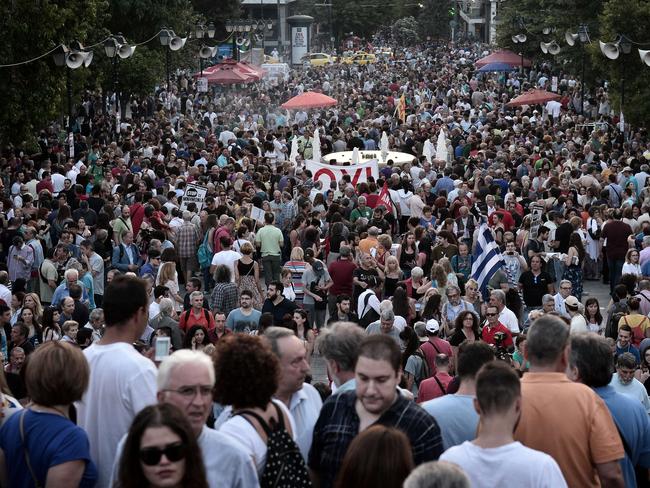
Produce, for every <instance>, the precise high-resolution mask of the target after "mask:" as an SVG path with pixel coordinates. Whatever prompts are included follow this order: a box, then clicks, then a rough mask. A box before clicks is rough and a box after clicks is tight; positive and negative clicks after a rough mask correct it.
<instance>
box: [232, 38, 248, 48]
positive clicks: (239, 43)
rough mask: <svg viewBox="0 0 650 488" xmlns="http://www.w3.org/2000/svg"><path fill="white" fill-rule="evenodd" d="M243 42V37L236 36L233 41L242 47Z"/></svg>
mask: <svg viewBox="0 0 650 488" xmlns="http://www.w3.org/2000/svg"><path fill="white" fill-rule="evenodd" d="M245 42H246V39H245V38H243V37H238V38H237V40H236V41H235V44H237V47H242V46H243V45H244V43H245Z"/></svg>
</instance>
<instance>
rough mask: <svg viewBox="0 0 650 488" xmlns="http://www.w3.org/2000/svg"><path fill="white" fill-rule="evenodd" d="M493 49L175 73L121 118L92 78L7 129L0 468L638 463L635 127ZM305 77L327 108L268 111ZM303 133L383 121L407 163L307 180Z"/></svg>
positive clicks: (278, 481) (603, 93)
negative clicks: (597, 289) (44, 116)
mask: <svg viewBox="0 0 650 488" xmlns="http://www.w3.org/2000/svg"><path fill="white" fill-rule="evenodd" d="M483 49H484V48H483V47H482V46H479V45H467V46H461V47H459V46H447V45H440V46H421V48H420V49H417V50H416V49H398V48H395V52H394V56H393V57H392V58H390V59H381V60H380V61H379V62H378V63H377V64H370V65H367V66H356V65H343V64H340V65H339V64H333V65H331V66H324V67H319V68H304V67H303V68H300V69H296V70H293V71H292V72H291V76H290V78H289V80H288V81H287V82H283V81H280V82H279V83H271V82H259V83H255V84H252V85H247V86H237V87H234V86H228V87H211V88H210V91H209V92H208V93H199V92H197V91H196V85H195V81H194V79H193V78H192V77H191V76H190V75H189V74H184V73H179V74H178V76H177V77H175V80H174V83H173V85H172V86H171V87H169V89H168V87H165V86H163V87H160V88H159V89H158V90H157V91H156V93H155V94H154V95H152V96H150V97H148V98H145V99H135V98H133V99H131V100H130V101H129V103H128V105H126V106H124V107H120V109H121V112H122V113H121V116H120V117H116V116H115V115H116V114H115V113H114V107H113V106H112V105H111V103H110V102H111V99H110V97H109V98H105V97H104V98H102V97H100V96H97V95H96V94H93V93H87V94H86V95H85V96H84V99H83V101H82V102H83V103H81V104H80V105H79V108H78V111H77V114H76V115H77V116H76V119H75V123H74V143H73V144H71V146H72V147H68V146H67V145H66V144H65V143H64V142H63V140H64V138H63V137H62V136H61V131H60V127H59V126H58V125H57V124H52V125H51V126H50V127H48V128H46V129H45V130H43V131H42V132H41V133H40V134H39V138H38V143H39V146H40V151H39V152H38V153H37V154H28V153H26V152H25V148H23V147H20V146H11V147H8V148H5V149H4V150H3V154H2V157H1V159H0V170H1V171H2V173H1V175H0V176H1V179H0V181H1V182H2V187H3V191H4V194H3V199H2V208H1V209H0V210H1V213H0V223H1V224H2V228H1V231H0V244H1V246H2V248H1V251H0V252H1V254H2V258H3V259H2V263H1V264H0V267H1V268H0V301H1V302H0V321H1V323H2V327H0V337H1V348H2V354H3V358H4V360H5V367H4V375H0V389H2V399H3V403H2V411H3V418H2V427H1V428H0V449H1V450H2V453H3V456H0V477H1V478H2V484H3V486H4V485H5V484H6V483H5V481H7V480H9V481H10V483H9V486H14V485H15V486H39V485H48V486H100V487H106V486H122V487H130V486H133V487H136V486H137V487H140V486H169V487H171V486H197V487H201V486H210V487H242V488H243V487H254V486H258V485H259V486H263V487H266V486H283V487H299V486H311V485H312V484H313V485H314V486H322V487H348V486H359V487H365V486H367V487H370V486H385V487H389V488H391V487H396V488H397V487H401V486H405V487H407V488H423V487H433V486H450V487H468V486H476V487H478V486H485V487H494V486H505V485H506V484H509V485H514V486H530V487H542V486H549V487H550V486H552V487H560V486H572V487H573V486H580V487H597V486H606V487H622V486H628V487H630V486H646V485H647V483H648V468H650V420H649V417H648V415H649V414H650V400H649V399H648V392H649V391H650V372H649V367H650V318H649V314H650V192H649V191H648V187H649V185H650V178H649V176H650V141H649V139H648V134H647V131H646V129H645V128H634V127H629V126H626V127H625V129H626V130H625V131H621V130H619V122H620V121H619V120H618V117H617V116H616V115H615V114H613V113H612V109H611V107H610V102H609V98H608V93H607V90H606V86H595V85H594V86H588V87H587V90H586V92H585V93H586V96H585V99H584V100H581V99H580V96H581V93H582V89H581V88H582V87H581V86H580V83H579V82H577V81H576V80H575V79H574V78H573V77H572V76H570V75H568V74H566V73H564V72H562V71H559V70H558V69H557V68H556V67H553V66H550V65H548V64H534V65H533V67H532V68H531V69H529V70H527V71H526V72H525V73H517V72H515V73H511V74H501V73H499V74H480V73H478V72H476V71H475V68H474V64H473V63H474V61H475V60H476V59H478V58H479V57H481V56H482V55H483V54H486V53H485V52H484V51H483ZM552 86H553V88H554V89H556V90H557V91H558V93H559V94H560V95H561V99H560V100H559V101H558V102H555V101H551V102H548V103H547V104H543V105H535V106H523V107H516V108H512V107H509V106H507V105H506V103H507V102H508V101H509V100H511V99H512V98H514V97H515V96H516V95H518V94H519V93H521V92H522V91H524V90H526V89H528V88H530V87H540V88H546V89H551V87H552ZM309 90H315V91H320V92H323V93H326V94H328V95H330V96H331V97H333V98H335V99H336V100H338V104H337V105H336V106H335V107H330V108H327V109H312V110H296V111H291V112H288V111H285V110H282V109H281V108H280V105H281V104H282V103H283V102H285V101H286V100H288V99H289V98H291V97H292V96H295V95H298V94H300V93H303V92H305V91H309ZM402 104H403V105H402ZM402 110H403V111H402ZM398 114H401V116H402V118H401V119H400V118H399V116H398ZM317 129H318V132H316V130H317ZM440 131H443V133H444V136H445V139H446V145H447V153H448V156H447V157H446V158H444V157H442V156H441V157H440V158H438V157H437V156H439V155H438V154H437V152H436V155H434V156H433V158H429V157H427V155H426V154H423V149H424V147H425V142H426V141H427V140H429V141H430V142H431V143H432V144H433V146H434V147H435V146H436V141H437V139H438V136H439V133H440ZM314 134H317V136H316V137H318V138H319V141H317V142H318V143H320V144H317V145H320V147H321V148H322V154H323V155H324V156H323V159H322V162H326V163H336V161H333V160H332V158H331V157H329V156H328V155H329V154H331V153H334V152H340V151H351V150H353V149H354V148H358V149H359V150H376V149H378V148H379V147H380V144H381V142H380V141H381V138H382V135H383V134H386V135H387V137H388V141H389V148H390V150H391V151H398V152H402V153H406V154H409V155H411V156H412V160H411V161H410V162H408V163H404V164H401V165H398V164H395V163H394V162H393V161H390V160H389V161H388V162H387V164H386V165H383V164H382V165H381V167H380V168H379V177H378V178H372V177H370V178H368V179H367V181H363V182H361V183H358V182H355V183H356V184H353V181H352V179H351V178H350V177H349V176H347V175H345V176H343V177H342V178H341V179H340V180H338V181H333V182H331V184H329V187H325V185H323V182H322V181H320V180H319V179H315V178H314V175H313V174H312V173H311V172H310V171H309V170H308V169H307V168H306V167H305V164H304V162H305V160H311V159H312V157H313V149H314ZM294 139H297V143H298V155H297V156H296V157H295V158H290V152H291V146H292V142H293V140H294ZM70 154H74V156H70ZM292 159H295V161H293V160H292ZM188 185H199V186H201V187H203V188H205V190H206V196H205V198H204V199H203V202H199V203H197V202H195V201H190V202H188V199H184V197H185V195H186V191H187V189H188ZM382 191H384V193H385V194H384V196H383V197H382V198H380V193H382ZM486 229H487V230H486ZM486 236H487V237H488V239H489V240H490V241H492V240H493V241H494V242H495V244H496V246H497V249H498V251H499V252H501V258H502V261H501V265H500V266H499V267H498V269H495V272H494V273H490V274H489V275H488V276H485V275H484V274H481V273H476V272H475V269H474V268H476V265H477V261H479V262H480V260H481V259H482V258H483V257H484V256H482V254H481V252H480V249H482V247H481V245H480V244H479V242H484V240H485V239H486ZM585 280H596V281H600V280H602V282H603V283H606V284H609V287H610V289H609V291H610V294H611V301H610V303H602V304H601V303H599V302H598V300H597V299H596V298H595V297H592V296H590V297H588V298H586V299H585V297H586V294H585V293H584V291H583V283H584V281H585ZM583 295H584V297H583ZM166 345H167V346H168V348H167V349H165V346H166ZM316 359H317V360H319V361H322V362H324V363H325V364H326V369H327V377H328V378H327V379H328V381H326V382H324V381H321V380H322V379H323V378H312V375H311V371H310V365H311V364H313V362H314V360H316ZM479 424H480V429H479V428H478V427H479Z"/></svg>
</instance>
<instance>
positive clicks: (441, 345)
mask: <svg viewBox="0 0 650 488" xmlns="http://www.w3.org/2000/svg"><path fill="white" fill-rule="evenodd" d="M420 349H422V352H423V353H424V359H426V360H427V364H428V365H429V371H430V372H431V376H433V375H434V374H436V371H437V369H436V356H437V355H438V354H446V355H447V357H449V358H451V357H452V356H453V355H454V352H453V350H452V349H451V346H450V345H449V343H448V342H447V341H446V340H444V339H441V338H440V337H436V336H431V337H429V340H428V341H427V342H423V343H422V344H420ZM433 381H435V380H433Z"/></svg>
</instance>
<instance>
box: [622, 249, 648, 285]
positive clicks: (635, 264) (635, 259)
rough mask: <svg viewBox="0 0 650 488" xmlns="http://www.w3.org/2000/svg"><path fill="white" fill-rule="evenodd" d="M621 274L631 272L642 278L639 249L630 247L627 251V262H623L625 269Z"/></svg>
mask: <svg viewBox="0 0 650 488" xmlns="http://www.w3.org/2000/svg"><path fill="white" fill-rule="evenodd" d="M621 274H622V275H624V274H631V275H634V276H636V277H637V279H641V276H643V273H641V265H640V264H639V251H637V250H636V248H632V249H628V250H627V253H625V263H624V264H623V270H622V271H621Z"/></svg>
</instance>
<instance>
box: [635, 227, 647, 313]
mask: <svg viewBox="0 0 650 488" xmlns="http://www.w3.org/2000/svg"><path fill="white" fill-rule="evenodd" d="M646 237H648V238H650V236H646ZM644 239H645V237H644ZM635 296H636V298H638V299H639V300H640V304H639V308H640V310H641V315H646V316H647V315H650V280H641V281H639V293H637V294H636V295H635Z"/></svg>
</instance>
